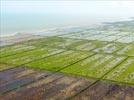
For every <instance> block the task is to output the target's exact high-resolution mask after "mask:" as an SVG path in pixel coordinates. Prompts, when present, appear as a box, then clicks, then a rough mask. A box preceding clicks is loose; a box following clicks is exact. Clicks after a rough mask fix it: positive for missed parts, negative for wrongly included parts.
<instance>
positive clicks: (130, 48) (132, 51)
mask: <svg viewBox="0 0 134 100" xmlns="http://www.w3.org/2000/svg"><path fill="white" fill-rule="evenodd" d="M117 54H122V55H127V56H134V44H126V46H124V47H123V48H122V49H121V50H119V51H118V52H117Z"/></svg>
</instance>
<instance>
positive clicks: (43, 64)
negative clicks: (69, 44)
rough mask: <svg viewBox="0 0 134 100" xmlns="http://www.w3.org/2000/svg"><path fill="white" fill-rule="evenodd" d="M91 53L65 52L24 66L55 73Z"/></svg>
mask: <svg viewBox="0 0 134 100" xmlns="http://www.w3.org/2000/svg"><path fill="white" fill-rule="evenodd" d="M92 54H93V53H91V52H80V51H71V50H70V51H65V52H63V53H60V54H58V55H54V56H51V57H48V58H45V59H42V60H38V61H34V62H32V63H28V64H26V66H28V67H30V68H37V69H41V70H51V71H57V70H60V69H62V68H65V67H67V66H69V65H70V64H73V63H75V62H78V61H79V60H81V59H84V58H86V57H88V56H90V55H92Z"/></svg>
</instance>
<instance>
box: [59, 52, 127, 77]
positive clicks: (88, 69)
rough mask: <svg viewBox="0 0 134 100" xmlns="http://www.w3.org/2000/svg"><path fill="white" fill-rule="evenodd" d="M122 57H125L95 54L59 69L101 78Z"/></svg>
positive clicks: (64, 71) (122, 58)
mask: <svg viewBox="0 0 134 100" xmlns="http://www.w3.org/2000/svg"><path fill="white" fill-rule="evenodd" d="M124 59H125V57H122V56H121V57H117V56H113V55H106V54H96V55H93V56H92V57H89V58H87V59H85V60H83V61H80V62H78V63H76V64H74V65H71V66H69V67H67V68H65V69H63V70H61V72H63V73H68V74H74V75H79V76H86V77H93V78H101V77H102V76H103V75H105V74H106V73H107V72H108V71H110V70H111V69H112V68H114V67H115V66H116V65H118V64H119V63H120V62H122V61H123V60H124Z"/></svg>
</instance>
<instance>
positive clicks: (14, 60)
mask: <svg viewBox="0 0 134 100" xmlns="http://www.w3.org/2000/svg"><path fill="white" fill-rule="evenodd" d="M62 51H63V50H59V49H53V48H39V49H35V50H32V51H29V52H23V53H19V54H16V55H12V56H8V57H3V58H1V60H0V61H1V62H4V63H9V64H14V65H21V64H25V63H27V62H31V61H33V60H36V59H40V58H43V57H46V56H50V55H53V54H56V53H60V52H62Z"/></svg>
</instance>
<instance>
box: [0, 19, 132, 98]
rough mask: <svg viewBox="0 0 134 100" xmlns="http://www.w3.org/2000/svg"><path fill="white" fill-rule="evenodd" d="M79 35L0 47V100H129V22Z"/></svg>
mask: <svg viewBox="0 0 134 100" xmlns="http://www.w3.org/2000/svg"><path fill="white" fill-rule="evenodd" d="M84 30H85V31H76V32H70V33H67V34H62V35H57V36H49V37H44V38H40V39H33V40H28V41H24V42H19V43H15V44H13V45H8V46H3V47H0V98H1V100H18V98H20V97H21V98H22V99H21V100H40V99H41V100H44V99H48V100H49V99H50V100H59V99H61V100H62V99H75V100H89V99H91V100H108V99H110V100H134V21H133V20H132V21H127V22H126V21H124V22H116V23H108V24H106V25H103V26H100V27H95V28H86V29H84ZM63 32H64V31H63ZM100 91H102V92H100ZM96 94H97V95H96ZM33 95H34V96H33ZM31 96H33V97H31ZM19 100H20V99H19Z"/></svg>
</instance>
